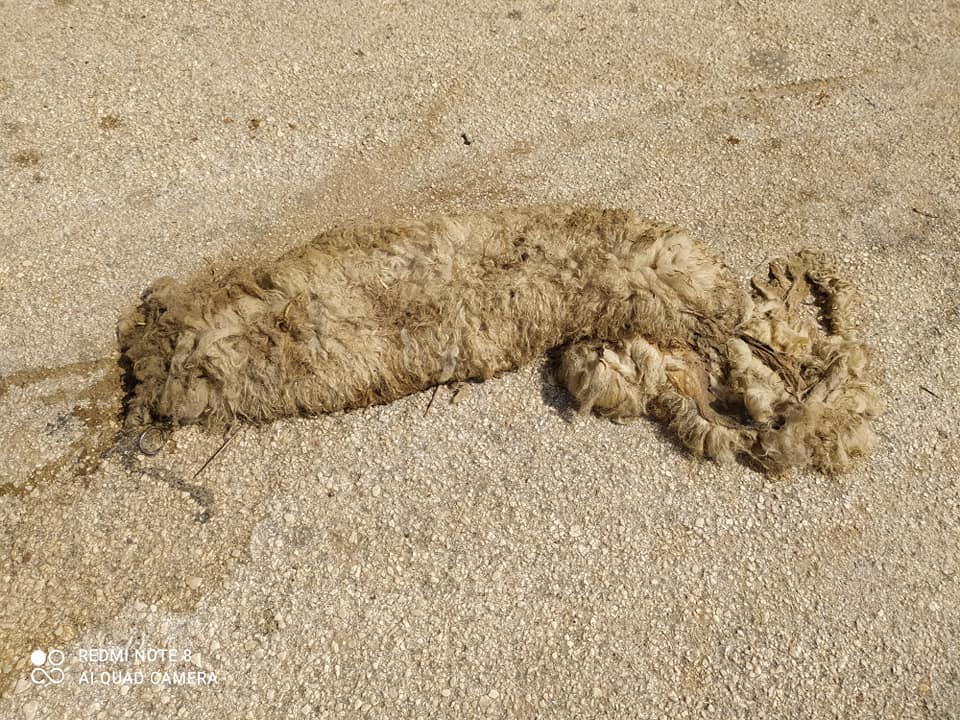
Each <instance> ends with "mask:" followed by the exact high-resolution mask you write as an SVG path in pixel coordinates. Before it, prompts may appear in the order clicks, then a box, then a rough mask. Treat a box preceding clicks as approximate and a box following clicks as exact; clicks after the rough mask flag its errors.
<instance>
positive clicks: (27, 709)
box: [23, 700, 40, 720]
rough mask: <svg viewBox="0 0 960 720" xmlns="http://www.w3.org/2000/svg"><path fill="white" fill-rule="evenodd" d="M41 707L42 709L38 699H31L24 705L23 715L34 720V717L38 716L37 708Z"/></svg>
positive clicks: (29, 719) (28, 719)
mask: <svg viewBox="0 0 960 720" xmlns="http://www.w3.org/2000/svg"><path fill="white" fill-rule="evenodd" d="M39 709H40V706H39V705H38V704H37V701H36V700H31V701H30V702H28V703H27V704H26V705H24V706H23V716H24V717H25V718H26V719H27V720H32V718H34V717H36V715H37V710H39Z"/></svg>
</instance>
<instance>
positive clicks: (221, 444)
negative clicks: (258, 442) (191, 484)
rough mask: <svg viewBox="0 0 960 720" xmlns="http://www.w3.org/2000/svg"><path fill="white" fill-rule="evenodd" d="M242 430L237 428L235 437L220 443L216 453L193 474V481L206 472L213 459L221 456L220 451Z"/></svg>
mask: <svg viewBox="0 0 960 720" xmlns="http://www.w3.org/2000/svg"><path fill="white" fill-rule="evenodd" d="M240 429H241V428H237V430H236V431H235V432H234V433H233V435H229V436H227V437H225V438H224V439H223V442H222V443H220V447H218V448H217V449H216V451H214V453H213V455H211V456H210V457H208V458H207V461H206V462H205V463H204V464H203V465H202V466H201V468H200V469H199V470H197V471H196V472H195V473H194V474H193V477H192V478H191V480H196V479H197V475H199V474H200V473H202V472H203V471H204V470H206V469H207V465H209V464H210V463H212V462H213V459H214V458H215V457H216V456H217V455H219V454H220V451H221V450H223V449H224V448H225V447H226V446H227V443H228V442H230V441H231V440H233V439H234V438H235V437H236V436H237V435H239V434H240Z"/></svg>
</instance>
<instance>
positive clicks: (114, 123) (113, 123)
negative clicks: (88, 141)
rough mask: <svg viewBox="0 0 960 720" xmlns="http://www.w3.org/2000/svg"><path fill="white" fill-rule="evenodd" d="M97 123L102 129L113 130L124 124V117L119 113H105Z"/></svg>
mask: <svg viewBox="0 0 960 720" xmlns="http://www.w3.org/2000/svg"><path fill="white" fill-rule="evenodd" d="M97 125H98V126H99V128H100V129H101V130H113V129H114V128H118V127H120V126H121V125H123V118H121V117H119V116H117V115H104V116H103V117H102V118H100V122H98V123H97Z"/></svg>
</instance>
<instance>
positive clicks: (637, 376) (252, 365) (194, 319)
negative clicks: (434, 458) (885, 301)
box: [118, 207, 880, 473]
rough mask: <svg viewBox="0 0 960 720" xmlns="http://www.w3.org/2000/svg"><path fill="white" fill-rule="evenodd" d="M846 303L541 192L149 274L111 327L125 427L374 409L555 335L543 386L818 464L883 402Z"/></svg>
mask: <svg viewBox="0 0 960 720" xmlns="http://www.w3.org/2000/svg"><path fill="white" fill-rule="evenodd" d="M810 293H813V294H814V296H815V297H816V298H817V300H818V302H819V306H820V308H821V318H820V319H819V321H818V319H817V318H816V317H808V314H807V313H806V312H805V310H806V308H807V305H806V299H807V297H808V296H809V295H810ZM851 303H852V292H851V290H850V288H849V287H848V286H847V285H846V284H845V283H844V282H843V281H842V280H841V279H840V278H839V277H837V275H836V273H835V272H834V270H833V267H832V265H831V264H830V262H829V261H828V260H827V258H825V257H824V256H823V255H821V254H819V253H816V252H814V251H804V252H801V253H800V254H798V255H797V256H795V257H793V258H790V259H787V260H784V261H779V262H774V263H772V264H771V270H770V274H769V277H768V278H755V279H754V282H753V292H752V294H751V293H748V292H747V291H745V290H743V289H742V288H740V286H739V285H738V283H737V282H736V279H735V278H734V276H733V274H732V273H731V272H730V271H729V270H728V269H727V268H726V267H725V266H724V265H723V264H722V263H721V262H720V261H719V259H718V258H717V257H716V256H715V255H714V254H713V253H712V252H711V251H710V250H709V249H708V248H706V247H704V246H703V245H701V244H699V243H698V242H696V241H694V240H693V239H691V238H690V237H689V236H688V235H687V234H686V233H685V232H683V231H682V230H681V229H680V228H678V227H677V226H675V225H670V224H666V223H661V222H657V221H654V220H648V219H644V218H641V217H639V216H637V215H636V214H634V213H632V212H630V211H625V210H601V209H593V208H569V207H538V208H525V209H517V210H509V211H498V212H489V213H478V214H472V215H463V216H458V217H433V218H427V219H424V220H419V221H416V220H397V221H391V222H383V223H357V224H349V225H343V226H339V227H335V228H333V229H331V230H328V231H326V232H324V233H321V234H320V235H318V236H317V237H316V238H314V240H313V241H312V242H310V243H309V244H307V245H305V246H303V247H300V248H297V249H295V250H293V251H291V252H289V253H287V254H285V255H283V256H282V257H280V258H279V259H277V260H276V261H274V262H271V263H267V264H264V265H262V266H260V267H255V268H243V269H233V270H229V271H223V272H215V273H214V274H213V276H211V275H209V274H208V275H204V276H197V277H194V278H192V279H189V280H186V281H184V282H180V281H176V280H173V279H170V278H161V279H160V280H157V281H156V282H154V283H153V284H152V285H151V286H150V288H148V290H147V291H146V292H145V293H144V296H143V299H142V302H141V303H140V304H139V305H138V306H136V307H135V308H132V309H131V310H129V311H128V312H127V313H126V314H125V315H124V316H123V318H122V319H121V321H120V325H119V332H118V335H119V339H120V346H121V352H122V353H123V355H124V356H125V358H126V360H127V361H128V362H129V364H130V368H131V373H132V379H133V381H134V383H135V387H134V390H133V394H132V396H131V398H130V402H129V408H128V425H129V426H131V427H142V426H144V425H147V424H150V423H154V422H164V423H170V424H172V425H173V426H177V425H182V424H187V423H201V424H204V425H207V426H222V425H226V424H232V423H234V422H237V421H253V422H265V421H269V420H273V419H276V418H280V417H285V416H290V415H298V414H316V413H325V412H332V411H337V410H346V409H351V408H357V407H362V406H367V405H371V404H376V403H385V402H389V401H391V400H394V399H396V398H399V397H401V396H404V395H408V394H410V393H414V392H418V391H421V390H424V389H426V388H429V387H431V386H433V385H437V384H440V383H445V382H450V381H460V380H467V379H486V378H490V377H492V376H494V375H497V374H498V373H502V372H505V371H508V370H512V369H515V368H517V367H520V366H521V365H524V364H525V363H528V362H530V361H531V360H533V359H534V358H536V357H539V356H541V355H542V354H543V353H545V352H546V351H547V350H549V349H551V348H554V347H558V346H566V349H565V350H564V354H563V359H562V362H561V365H560V369H559V376H560V380H561V381H562V382H563V383H564V385H565V386H566V387H567V388H568V389H569V391H570V392H571V393H572V395H573V396H574V397H575V398H576V399H577V401H578V402H579V403H580V407H581V409H582V410H583V411H584V412H590V411H595V412H597V413H598V414H600V415H604V416H607V417H610V418H612V419H615V420H625V419H630V418H635V417H639V416H644V415H649V416H652V417H655V418H657V419H659V420H661V421H662V422H664V423H665V424H667V426H668V427H669V428H670V429H671V430H672V431H673V432H674V433H676V435H677V436H678V437H679V438H680V440H681V441H682V442H683V443H684V444H685V445H686V446H687V447H689V448H690V449H691V450H692V451H693V452H695V453H696V454H698V455H703V456H706V457H711V458H717V459H721V460H729V459H732V458H734V457H736V456H744V457H746V458H749V459H752V460H753V461H754V462H756V463H758V464H759V465H760V466H761V467H762V468H764V469H765V470H767V471H769V472H780V471H783V470H785V469H787V468H790V467H813V468H817V469H820V470H823V471H826V472H831V473H833V472H840V471H842V470H844V469H846V468H847V467H848V466H849V464H850V462H851V461H852V459H853V458H855V457H857V456H860V455H863V454H865V453H866V452H867V451H868V450H869V449H870V447H871V446H872V443H873V433H872V432H871V430H870V427H869V424H870V421H871V420H872V419H873V418H874V417H875V416H876V415H877V413H878V412H879V410H880V405H879V401H878V400H877V397H876V394H875V392H874V391H873V389H872V387H871V385H870V383H869V381H868V379H867V377H866V373H867V366H868V362H867V360H868V356H867V351H866V348H865V347H864V346H863V345H862V343H860V342H859V341H858V340H857V339H856V337H855V335H854V329H853V328H854V324H853V322H852V321H851V318H850V306H851Z"/></svg>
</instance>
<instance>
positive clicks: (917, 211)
mask: <svg viewBox="0 0 960 720" xmlns="http://www.w3.org/2000/svg"><path fill="white" fill-rule="evenodd" d="M910 209H911V210H913V211H914V212H915V213H916V214H917V215H923V216H924V217H928V218H934V219H935V220H939V219H940V216H939V215H934V214H933V213H928V212H924V211H923V210H918V209H917V208H915V207H912V208H910Z"/></svg>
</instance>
